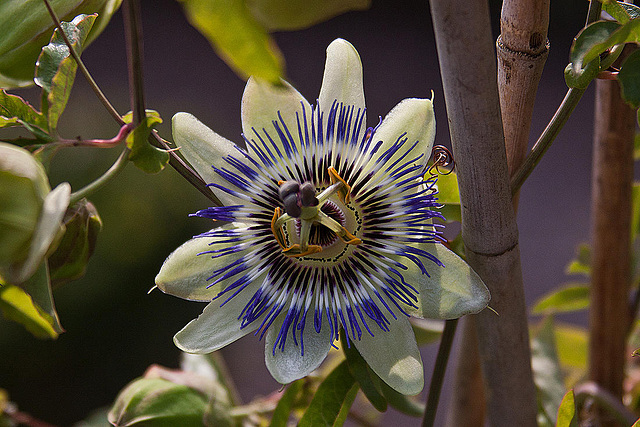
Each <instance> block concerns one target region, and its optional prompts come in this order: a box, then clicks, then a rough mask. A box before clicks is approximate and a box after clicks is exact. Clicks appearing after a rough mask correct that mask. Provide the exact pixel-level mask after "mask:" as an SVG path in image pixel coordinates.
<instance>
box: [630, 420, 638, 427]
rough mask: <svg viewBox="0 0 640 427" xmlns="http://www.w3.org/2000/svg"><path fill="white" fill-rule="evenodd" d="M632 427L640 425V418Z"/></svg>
mask: <svg viewBox="0 0 640 427" xmlns="http://www.w3.org/2000/svg"><path fill="white" fill-rule="evenodd" d="M631 427H640V419H638V421H636V422H635V423H633V425H632V426H631Z"/></svg>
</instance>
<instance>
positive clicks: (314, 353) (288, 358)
mask: <svg viewBox="0 0 640 427" xmlns="http://www.w3.org/2000/svg"><path fill="white" fill-rule="evenodd" d="M285 317H286V313H284V314H280V316H279V317H278V318H277V319H276V321H275V322H274V323H273V325H271V327H270V328H269V329H268V330H267V336H266V340H265V363H266V365H267V368H268V369H269V372H271V375H272V376H273V378H275V380H276V381H278V382H279V383H281V384H288V383H290V382H292V381H295V380H297V379H300V378H302V377H305V376H307V375H309V374H310V373H311V372H312V371H314V370H315V369H316V368H317V367H318V366H320V364H321V363H322V361H323V360H324V359H325V357H327V354H328V353H329V350H330V349H331V341H330V340H331V331H330V330H329V327H328V326H327V325H326V322H325V321H323V325H322V328H321V329H320V333H318V332H316V330H315V328H314V325H313V312H312V311H310V312H309V313H308V314H307V322H306V325H305V328H304V333H303V343H304V354H302V349H301V347H300V344H301V343H300V334H299V331H295V332H296V341H297V344H296V343H295V342H294V340H293V337H292V335H291V328H290V329H289V331H288V333H287V336H286V341H285V347H284V350H282V349H281V348H279V347H277V348H276V349H275V350H274V348H273V346H274V344H275V342H276V339H277V338H278V334H279V333H280V329H281V328H282V324H283V323H284V320H285Z"/></svg>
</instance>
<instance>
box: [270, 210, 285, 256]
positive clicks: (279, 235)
mask: <svg viewBox="0 0 640 427" xmlns="http://www.w3.org/2000/svg"><path fill="white" fill-rule="evenodd" d="M280 215H281V210H280V208H275V210H274V211H273V218H272V219H271V232H272V233H273V237H275V238H276V242H278V244H279V245H280V248H282V249H283V250H284V249H285V248H286V246H285V245H284V243H285V238H284V232H283V231H282V226H278V225H277V222H278V219H279V218H280Z"/></svg>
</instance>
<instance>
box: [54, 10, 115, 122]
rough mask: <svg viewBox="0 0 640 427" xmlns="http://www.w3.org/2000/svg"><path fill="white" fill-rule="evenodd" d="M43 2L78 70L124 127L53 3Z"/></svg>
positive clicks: (112, 115)
mask: <svg viewBox="0 0 640 427" xmlns="http://www.w3.org/2000/svg"><path fill="white" fill-rule="evenodd" d="M43 1H44V4H45V6H46V7H47V10H48V11H49V15H51V19H53V22H54V23H55V24H56V27H57V28H58V31H59V32H60V35H61V36H62V39H63V40H64V42H65V43H66V44H67V47H68V48H69V53H70V54H71V56H72V57H73V59H75V60H76V63H77V64H78V68H79V69H80V72H82V74H83V75H84V77H85V78H86V79H87V81H88V82H89V86H91V89H93V91H94V92H95V94H96V96H97V97H98V99H99V100H100V102H102V105H104V107H105V108H106V109H107V111H108V112H109V114H111V117H113V118H114V120H115V121H116V122H118V124H119V125H120V126H122V125H124V124H125V122H124V120H123V119H122V117H121V116H120V114H119V113H118V111H117V110H116V109H115V108H114V107H113V105H111V103H110V102H109V100H108V99H107V97H106V96H105V95H104V93H103V92H102V90H101V89H100V87H99V86H98V84H97V83H96V81H95V80H94V79H93V77H91V74H90V73H89V70H88V69H87V67H86V66H85V65H84V63H83V62H82V59H80V55H78V52H76V50H75V49H74V47H73V45H72V44H71V42H70V41H69V39H68V38H67V34H66V33H65V32H64V30H63V29H62V25H61V24H60V20H59V19H58V16H57V15H56V12H55V11H54V10H53V8H52V7H51V3H49V0H43Z"/></svg>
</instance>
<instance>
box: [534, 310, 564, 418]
mask: <svg viewBox="0 0 640 427" xmlns="http://www.w3.org/2000/svg"><path fill="white" fill-rule="evenodd" d="M555 338H556V337H555V334H554V322H553V317H552V316H548V317H547V318H545V319H544V320H543V321H542V325H541V326H540V327H539V329H538V330H537V331H536V333H535V334H534V335H533V337H532V340H531V368H532V370H533V378H534V382H535V384H536V389H537V397H538V425H539V426H541V427H542V426H549V427H551V426H553V425H555V423H556V415H557V414H556V411H557V409H558V407H559V406H560V403H561V401H562V397H563V396H564V394H565V388H564V380H563V375H562V370H561V368H560V361H559V358H558V352H557V350H556V341H555Z"/></svg>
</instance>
